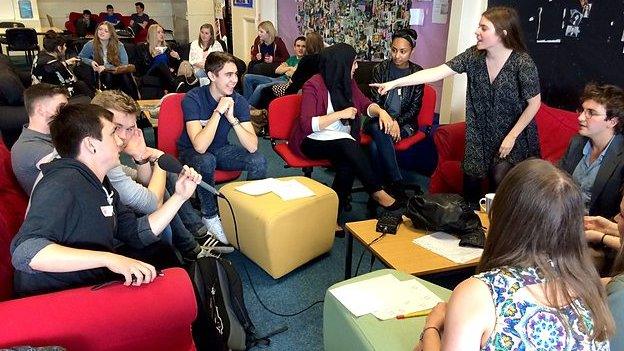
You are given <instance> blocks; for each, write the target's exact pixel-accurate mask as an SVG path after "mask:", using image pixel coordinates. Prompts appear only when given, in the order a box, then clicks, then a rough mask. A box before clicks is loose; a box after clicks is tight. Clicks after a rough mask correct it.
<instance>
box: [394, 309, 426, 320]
mask: <svg viewBox="0 0 624 351" xmlns="http://www.w3.org/2000/svg"><path fill="white" fill-rule="evenodd" d="M429 312H431V310H430V309H429V310H422V311H418V312H412V313H407V314H400V315H398V316H397V317H396V318H397V319H406V318H413V317H422V316H426V315H428V314H429Z"/></svg>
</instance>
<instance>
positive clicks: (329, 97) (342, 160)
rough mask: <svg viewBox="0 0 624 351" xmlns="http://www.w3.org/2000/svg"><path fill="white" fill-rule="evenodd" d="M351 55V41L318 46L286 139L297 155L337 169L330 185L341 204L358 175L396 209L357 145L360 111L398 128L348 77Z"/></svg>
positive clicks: (389, 207)
mask: <svg viewBox="0 0 624 351" xmlns="http://www.w3.org/2000/svg"><path fill="white" fill-rule="evenodd" d="M355 55H356V53H355V50H354V49H353V48H352V47H351V46H350V45H348V44H342V43H341V44H336V45H333V46H330V47H328V48H326V49H324V50H323V51H321V58H320V73H319V74H317V75H314V76H313V77H312V78H310V79H309V80H308V81H307V82H306V83H305V84H304V85H303V100H302V102H301V115H300V118H299V121H298V123H297V124H296V125H295V127H294V129H293V133H292V135H291V137H290V140H289V145H291V147H292V148H293V150H294V151H295V152H296V153H298V154H299V155H301V156H305V157H308V158H311V159H328V160H330V162H331V163H332V165H333V166H334V168H335V169H336V177H335V178H334V182H333V185H332V188H333V189H334V190H335V191H336V193H338V199H339V200H340V206H339V208H340V209H342V208H343V205H344V200H345V199H346V198H347V196H348V195H349V194H350V192H351V187H352V186H353V180H354V177H358V178H359V179H360V181H361V182H362V185H363V186H364V188H365V189H366V191H367V192H368V193H369V194H370V195H371V197H372V198H373V199H374V200H375V201H377V202H378V203H379V204H380V205H381V206H382V207H384V208H385V209H387V210H399V209H401V207H402V204H401V203H399V202H397V201H395V199H394V198H393V197H392V196H390V195H389V194H388V193H386V192H385V191H384V190H383V189H382V187H381V185H380V183H379V180H378V179H377V177H376V176H375V174H374V172H373V170H372V168H371V165H370V163H369V161H368V157H367V156H366V154H365V153H364V152H363V151H362V149H361V148H360V144H359V141H360V114H364V113H366V114H367V115H368V116H370V117H379V125H380V128H381V129H383V130H384V132H385V133H388V134H392V133H398V132H399V131H398V130H394V128H392V127H393V123H392V118H391V117H390V115H388V113H387V112H386V111H384V110H383V109H382V108H381V107H379V105H377V104H375V103H372V102H371V101H370V100H369V99H368V98H366V97H365V96H364V94H362V92H361V91H360V89H358V86H357V84H356V83H355V81H354V80H353V73H354V72H355V70H356V69H357V62H356V61H355Z"/></svg>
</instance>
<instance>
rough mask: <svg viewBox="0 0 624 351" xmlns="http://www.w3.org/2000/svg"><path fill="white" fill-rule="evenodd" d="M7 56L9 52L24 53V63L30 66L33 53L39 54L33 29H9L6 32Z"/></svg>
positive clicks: (35, 32) (35, 33)
mask: <svg viewBox="0 0 624 351" xmlns="http://www.w3.org/2000/svg"><path fill="white" fill-rule="evenodd" d="M6 41H7V55H8V54H9V53H10V52H11V51H24V52H25V53H26V63H28V65H29V66H30V65H32V61H33V57H34V52H39V45H38V41H37V31H35V30H34V29H33V28H9V29H7V30H6Z"/></svg>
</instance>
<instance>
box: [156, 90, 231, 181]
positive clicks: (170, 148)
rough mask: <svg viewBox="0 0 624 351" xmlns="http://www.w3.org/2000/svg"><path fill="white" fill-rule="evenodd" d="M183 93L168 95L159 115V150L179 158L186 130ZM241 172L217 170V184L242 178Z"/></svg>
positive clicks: (215, 177) (215, 178)
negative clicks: (182, 137)
mask: <svg viewBox="0 0 624 351" xmlns="http://www.w3.org/2000/svg"><path fill="white" fill-rule="evenodd" d="M184 95H185V94H183V93H178V94H168V95H167V96H165V97H164V98H163V99H162V102H161V104H160V112H159V114H158V116H159V117H158V130H157V132H158V149H159V150H162V151H163V152H165V153H167V154H169V155H172V156H174V157H178V144H177V142H178V139H179V138H180V135H181V134H182V129H183V128H184V112H183V111H182V100H183V99H184ZM240 175H241V172H240V171H224V170H219V169H218V170H217V171H216V172H215V174H214V181H215V183H225V182H229V181H231V180H234V179H236V178H238V177H240Z"/></svg>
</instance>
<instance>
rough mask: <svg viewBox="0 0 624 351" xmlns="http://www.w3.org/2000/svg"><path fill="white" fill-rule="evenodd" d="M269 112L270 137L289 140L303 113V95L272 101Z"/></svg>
mask: <svg viewBox="0 0 624 351" xmlns="http://www.w3.org/2000/svg"><path fill="white" fill-rule="evenodd" d="M268 112H269V116H268V120H269V137H271V139H274V140H288V138H289V137H290V131H291V130H292V129H293V127H294V125H295V121H297V119H299V114H300V113H301V95H299V94H294V95H286V96H282V97H279V98H277V99H275V100H273V101H271V103H270V104H269V111H268Z"/></svg>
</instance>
